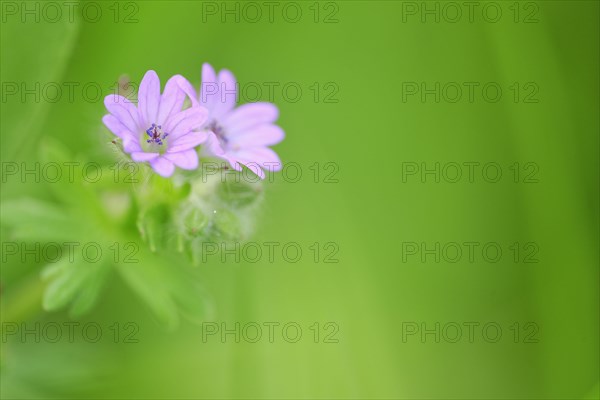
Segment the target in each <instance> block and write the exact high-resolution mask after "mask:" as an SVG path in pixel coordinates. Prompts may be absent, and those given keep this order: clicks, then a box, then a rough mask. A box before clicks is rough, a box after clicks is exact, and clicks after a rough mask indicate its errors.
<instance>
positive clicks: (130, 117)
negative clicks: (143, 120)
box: [104, 94, 140, 134]
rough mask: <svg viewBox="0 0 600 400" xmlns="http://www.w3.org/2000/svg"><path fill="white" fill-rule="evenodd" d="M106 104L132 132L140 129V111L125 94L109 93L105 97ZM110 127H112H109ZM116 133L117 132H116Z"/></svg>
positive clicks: (109, 110) (110, 111)
mask: <svg viewBox="0 0 600 400" xmlns="http://www.w3.org/2000/svg"><path fill="white" fill-rule="evenodd" d="M104 105H105V106H106V109H107V110H108V112H109V113H111V114H112V115H114V116H115V118H116V119H117V120H119V122H121V124H123V125H124V126H125V127H126V128H127V129H128V130H129V131H130V132H137V131H138V130H139V129H140V128H139V118H138V111H137V109H136V107H135V104H133V103H132V102H131V101H129V100H128V99H126V98H125V97H123V96H119V95H116V94H109V95H108V96H106V97H105V98H104ZM109 129H111V128H110V127H109ZM111 130H112V129H111ZM113 132H114V131H113ZM115 134H117V133H116V132H115Z"/></svg>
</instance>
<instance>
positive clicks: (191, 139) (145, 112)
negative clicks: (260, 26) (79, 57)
mask: <svg viewBox="0 0 600 400" xmlns="http://www.w3.org/2000/svg"><path fill="white" fill-rule="evenodd" d="M236 91H237V83H236V80H235V77H234V76H233V74H232V73H231V72H230V71H227V70H221V71H219V73H218V74H217V73H216V72H215V70H214V69H213V68H212V67H211V66H210V65H209V64H204V65H203V67H202V84H201V86H200V88H199V90H198V92H196V90H195V89H194V87H193V86H192V84H190V82H188V81H187V80H186V79H185V78H184V77H183V76H181V75H176V76H174V77H172V78H171V79H169V80H168V81H167V83H166V85H165V88H164V91H163V92H162V94H161V91H160V79H159V78H158V75H157V74H156V72H154V71H148V72H147V73H146V74H145V75H144V78H143V79H142V82H141V84H140V87H139V91H138V101H137V105H136V104H134V103H133V102H131V101H130V100H128V99H127V98H125V97H123V96H119V95H109V96H107V97H106V98H105V99H104V104H105V105H106V108H107V110H108V112H109V114H107V115H105V116H104V117H103V118H102V121H103V122H104V125H106V127H107V128H108V129H110V130H111V131H112V133H114V134H115V135H116V136H118V137H119V138H120V139H121V140H122V144H123V149H124V151H125V152H127V153H129V154H130V156H131V159H132V160H133V161H136V162H147V163H149V164H150V166H151V167H152V168H153V169H154V171H156V173H158V174H159V175H161V176H163V177H170V176H171V175H173V172H174V171H175V167H179V168H181V169H187V170H193V169H196V168H198V147H199V146H200V145H202V147H201V152H200V154H201V155H204V156H213V157H218V158H221V159H223V160H225V161H227V162H228V163H229V164H230V165H231V167H232V168H233V169H235V170H237V171H240V170H241V169H242V165H245V166H246V167H248V168H250V169H251V170H252V171H253V172H255V173H256V174H257V175H258V176H260V177H261V178H263V179H264V177H265V172H264V170H263V169H271V170H275V171H276V170H278V169H279V168H280V167H281V162H280V161H279V157H278V156H277V154H276V153H275V152H274V151H273V150H271V149H270V148H269V147H268V146H271V145H274V144H277V143H279V142H280V141H281V140H283V138H284V132H283V130H282V129H281V128H280V127H279V126H277V125H275V124H274V122H275V121H276V120H277V117H278V114H279V113H278V110H277V107H276V106H275V105H273V104H271V103H265V102H258V103H248V104H244V105H242V106H240V107H237V108H236V107H235V106H236V98H237V96H236ZM186 98H189V103H187V104H190V103H191V106H187V107H186Z"/></svg>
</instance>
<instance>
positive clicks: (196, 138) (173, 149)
mask: <svg viewBox="0 0 600 400" xmlns="http://www.w3.org/2000/svg"><path fill="white" fill-rule="evenodd" d="M206 139H208V132H206V131H202V132H189V133H186V134H184V135H181V136H178V137H176V138H174V139H171V140H170V141H169V148H168V150H167V153H178V152H180V151H185V150H189V149H193V148H194V147H196V146H198V145H199V144H202V143H204V142H205V141H206Z"/></svg>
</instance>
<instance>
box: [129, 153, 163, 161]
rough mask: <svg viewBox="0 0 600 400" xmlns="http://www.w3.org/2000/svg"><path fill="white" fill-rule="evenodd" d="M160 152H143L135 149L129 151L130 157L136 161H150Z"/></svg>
mask: <svg viewBox="0 0 600 400" xmlns="http://www.w3.org/2000/svg"><path fill="white" fill-rule="evenodd" d="M159 155H160V154H158V153H144V152H143V151H135V152H133V153H131V159H132V160H133V161H136V162H145V161H152V160H154V159H155V158H156V157H158V156H159Z"/></svg>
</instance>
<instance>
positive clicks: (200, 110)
mask: <svg viewBox="0 0 600 400" xmlns="http://www.w3.org/2000/svg"><path fill="white" fill-rule="evenodd" d="M207 118H208V110H207V109H206V108H204V107H200V106H198V107H192V108H188V109H187V110H184V111H181V112H178V113H177V114H174V115H172V116H171V117H170V118H169V119H168V120H167V122H165V126H164V127H163V128H164V129H163V130H164V131H165V132H167V133H168V134H169V137H170V138H171V139H174V138H176V137H178V136H180V135H183V134H186V133H188V132H190V131H192V130H194V129H200V128H202V125H203V124H204V123H205V122H206V119H207Z"/></svg>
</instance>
